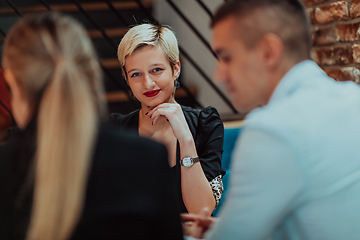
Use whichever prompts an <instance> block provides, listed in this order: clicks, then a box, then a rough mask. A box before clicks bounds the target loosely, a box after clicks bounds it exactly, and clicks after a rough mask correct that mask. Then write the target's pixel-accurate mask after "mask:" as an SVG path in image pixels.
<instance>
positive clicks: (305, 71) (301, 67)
mask: <svg viewBox="0 0 360 240" xmlns="http://www.w3.org/2000/svg"><path fill="white" fill-rule="evenodd" d="M317 76H319V77H324V76H326V73H325V72H324V71H323V70H322V69H321V68H320V67H319V66H318V65H317V64H316V63H315V62H314V61H311V60H305V61H302V62H300V63H298V64H296V65H295V66H293V67H292V68H291V69H290V70H289V71H288V72H287V73H286V74H285V75H284V77H283V78H282V79H281V80H280V82H279V83H278V85H277V87H276V88H275V91H274V92H273V94H272V96H271V98H270V101H269V104H270V103H272V102H275V101H277V100H279V99H281V98H283V97H286V96H288V95H291V94H292V93H293V92H295V91H296V90H297V89H298V88H299V87H301V86H302V85H303V84H305V83H306V82H307V81H313V80H314V78H316V77H317Z"/></svg>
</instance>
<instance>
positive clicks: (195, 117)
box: [109, 106, 225, 212]
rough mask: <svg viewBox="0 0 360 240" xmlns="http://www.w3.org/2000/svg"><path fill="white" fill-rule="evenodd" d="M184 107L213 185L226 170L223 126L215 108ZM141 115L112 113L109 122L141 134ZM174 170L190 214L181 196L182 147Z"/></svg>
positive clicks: (202, 165) (207, 174)
mask: <svg viewBox="0 0 360 240" xmlns="http://www.w3.org/2000/svg"><path fill="white" fill-rule="evenodd" d="M181 108H182V110H183V113H184V116H185V119H186V122H187V124H188V126H189V128H190V131H191V133H192V135H193V138H194V141H195V146H196V151H197V153H198V156H199V158H200V164H201V167H202V169H203V170H204V173H205V176H206V178H207V180H208V181H209V182H210V181H212V180H213V179H215V178H216V177H217V176H219V175H221V176H224V174H225V170H223V169H222V168H221V156H222V152H223V142H224V126H223V123H222V121H221V120H220V117H219V113H218V112H217V110H216V109H215V108H214V107H207V108H205V109H201V110H200V109H194V108H191V107H186V106H181ZM139 112H140V109H138V110H136V111H133V112H131V113H129V114H126V115H123V114H119V113H112V114H110V118H109V120H110V123H112V124H113V125H114V126H115V127H117V129H119V130H120V131H122V130H132V131H133V132H135V133H137V134H139V130H138V129H139ZM172 169H173V171H174V173H175V175H176V181H177V183H176V186H177V188H176V189H177V192H178V195H179V196H178V198H179V203H180V208H181V209H180V210H181V212H187V209H186V207H185V205H184V202H183V199H182V194H181V172H180V171H181V166H180V151H179V144H178V146H177V156H176V165H175V166H174V167H173V168H172Z"/></svg>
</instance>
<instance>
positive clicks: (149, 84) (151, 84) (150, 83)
mask: <svg viewBox="0 0 360 240" xmlns="http://www.w3.org/2000/svg"><path fill="white" fill-rule="evenodd" d="M154 85H155V82H154V81H153V80H152V79H151V77H150V76H149V75H147V74H146V75H145V88H146V89H151V88H153V87H154Z"/></svg>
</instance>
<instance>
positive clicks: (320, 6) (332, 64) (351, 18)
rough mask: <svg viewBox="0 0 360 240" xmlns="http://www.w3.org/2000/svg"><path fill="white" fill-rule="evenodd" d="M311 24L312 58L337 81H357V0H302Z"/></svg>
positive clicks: (359, 22)
mask: <svg viewBox="0 0 360 240" xmlns="http://www.w3.org/2000/svg"><path fill="white" fill-rule="evenodd" d="M303 2H304V4H305V6H306V7H307V10H308V13H309V15H310V19H311V23H312V26H313V28H312V38H313V51H312V57H313V59H314V61H315V62H317V63H318V64H319V65H320V66H321V67H322V68H323V69H324V71H325V72H326V73H327V74H328V75H329V76H330V77H332V78H334V79H336V80H339V81H346V80H352V81H354V82H356V83H358V84H360V0H343V1H338V0H303Z"/></svg>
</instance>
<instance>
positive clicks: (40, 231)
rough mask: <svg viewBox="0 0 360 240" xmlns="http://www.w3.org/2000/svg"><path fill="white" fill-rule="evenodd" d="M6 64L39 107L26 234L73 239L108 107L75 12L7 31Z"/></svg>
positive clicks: (30, 20) (28, 19)
mask: <svg viewBox="0 0 360 240" xmlns="http://www.w3.org/2000/svg"><path fill="white" fill-rule="evenodd" d="M3 64H4V65H5V66H6V67H8V68H9V69H11V70H12V72H13V73H14V76H15V79H16V80H17V82H18V83H19V85H20V86H21V87H22V88H23V89H24V90H25V91H24V92H25V94H26V97H27V99H28V100H29V102H30V103H31V105H32V106H34V107H35V112H36V113H37V148H36V154H35V180H34V181H35V182H34V201H33V206H32V214H31V220H30V225H29V228H28V232H27V239H30V240H40V239H44V240H48V239H52V240H57V239H59V240H60V239H67V238H69V237H70V236H71V233H72V231H73V229H74V227H75V226H76V223H77V222H78V220H79V217H80V215H81V212H82V206H83V202H84V197H85V189H86V182H87V174H88V170H89V165H90V159H91V156H92V149H93V147H94V143H95V137H96V134H97V125H98V119H99V116H100V115H102V114H105V107H104V106H105V105H104V101H103V86H102V82H101V72H100V67H99V64H98V61H97V58H96V54H95V51H94V49H93V46H92V44H91V41H90V39H89V38H88V37H87V36H86V31H85V30H84V28H83V27H82V26H81V25H80V24H79V23H78V22H77V21H75V20H74V19H72V18H71V17H68V16H64V15H61V14H59V13H45V14H41V15H29V16H25V17H24V18H22V19H21V20H20V21H19V22H18V23H17V24H16V25H15V26H14V27H13V29H12V30H11V31H10V33H9V34H8V36H7V38H6V40H5V43H4V55H3Z"/></svg>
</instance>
